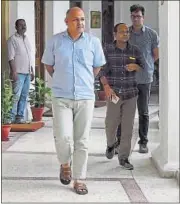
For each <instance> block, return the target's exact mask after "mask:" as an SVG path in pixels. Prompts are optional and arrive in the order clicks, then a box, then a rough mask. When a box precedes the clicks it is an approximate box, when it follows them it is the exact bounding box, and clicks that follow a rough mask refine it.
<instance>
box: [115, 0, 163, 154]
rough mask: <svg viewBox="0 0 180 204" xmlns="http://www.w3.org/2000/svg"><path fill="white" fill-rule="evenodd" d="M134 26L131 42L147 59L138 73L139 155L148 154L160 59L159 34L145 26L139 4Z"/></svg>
mask: <svg viewBox="0 0 180 204" xmlns="http://www.w3.org/2000/svg"><path fill="white" fill-rule="evenodd" d="M130 12H131V20H132V26H131V27H130V39H129V42H130V43H131V44H133V45H136V46H137V47H138V48H139V49H140V50H141V52H142V54H143V56H144V59H145V67H144V69H143V70H140V71H139V72H138V73H137V83H138V99H137V107H138V113H139V138H140V140H139V141H138V143H139V153H148V147H147V143H148V127H149V110H148V105H149V98H150V90H151V83H152V81H153V73H154V62H156V60H158V58H159V52H158V51H159V50H158V47H159V37H158V35H157V32H156V31H155V30H153V29H151V28H149V27H147V26H145V25H144V15H145V9H144V7H143V6H141V5H139V4H137V5H132V6H131V7H130ZM120 135H121V127H119V128H118V131H117V137H118V140H119V141H120Z"/></svg>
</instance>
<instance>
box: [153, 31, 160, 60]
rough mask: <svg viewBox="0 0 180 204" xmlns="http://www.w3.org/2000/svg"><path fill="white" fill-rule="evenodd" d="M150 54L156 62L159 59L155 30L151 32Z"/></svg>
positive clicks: (157, 38) (157, 37) (157, 39)
mask: <svg viewBox="0 0 180 204" xmlns="http://www.w3.org/2000/svg"><path fill="white" fill-rule="evenodd" d="M152 55H153V58H154V62H156V60H158V59H159V36H158V34H157V32H156V31H154V32H153V40H152Z"/></svg>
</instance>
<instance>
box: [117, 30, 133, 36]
mask: <svg viewBox="0 0 180 204" xmlns="http://www.w3.org/2000/svg"><path fill="white" fill-rule="evenodd" d="M117 33H119V34H126V35H129V33H130V32H129V31H118V32H117Z"/></svg>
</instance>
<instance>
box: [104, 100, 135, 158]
mask: <svg viewBox="0 0 180 204" xmlns="http://www.w3.org/2000/svg"><path fill="white" fill-rule="evenodd" d="M136 102H137V97H134V98H131V99H128V100H121V99H120V100H119V101H118V103H117V104H114V103H113V102H111V101H107V112H106V119H105V127H106V137H107V146H109V147H111V146H113V145H114V143H115V141H116V131H117V128H118V125H119V124H121V142H120V146H119V152H118V158H119V160H120V159H122V158H128V157H129V155H130V151H131V139H132V133H133V125H134V117H135V111H136Z"/></svg>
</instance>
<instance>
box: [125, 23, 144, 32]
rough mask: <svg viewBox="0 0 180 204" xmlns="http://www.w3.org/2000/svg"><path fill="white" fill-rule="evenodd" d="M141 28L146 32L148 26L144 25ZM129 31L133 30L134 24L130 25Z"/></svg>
mask: <svg viewBox="0 0 180 204" xmlns="http://www.w3.org/2000/svg"><path fill="white" fill-rule="evenodd" d="M141 30H142V31H143V32H145V30H146V26H145V25H143V26H142V28H141ZM129 31H130V32H133V26H130V27H129Z"/></svg>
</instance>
